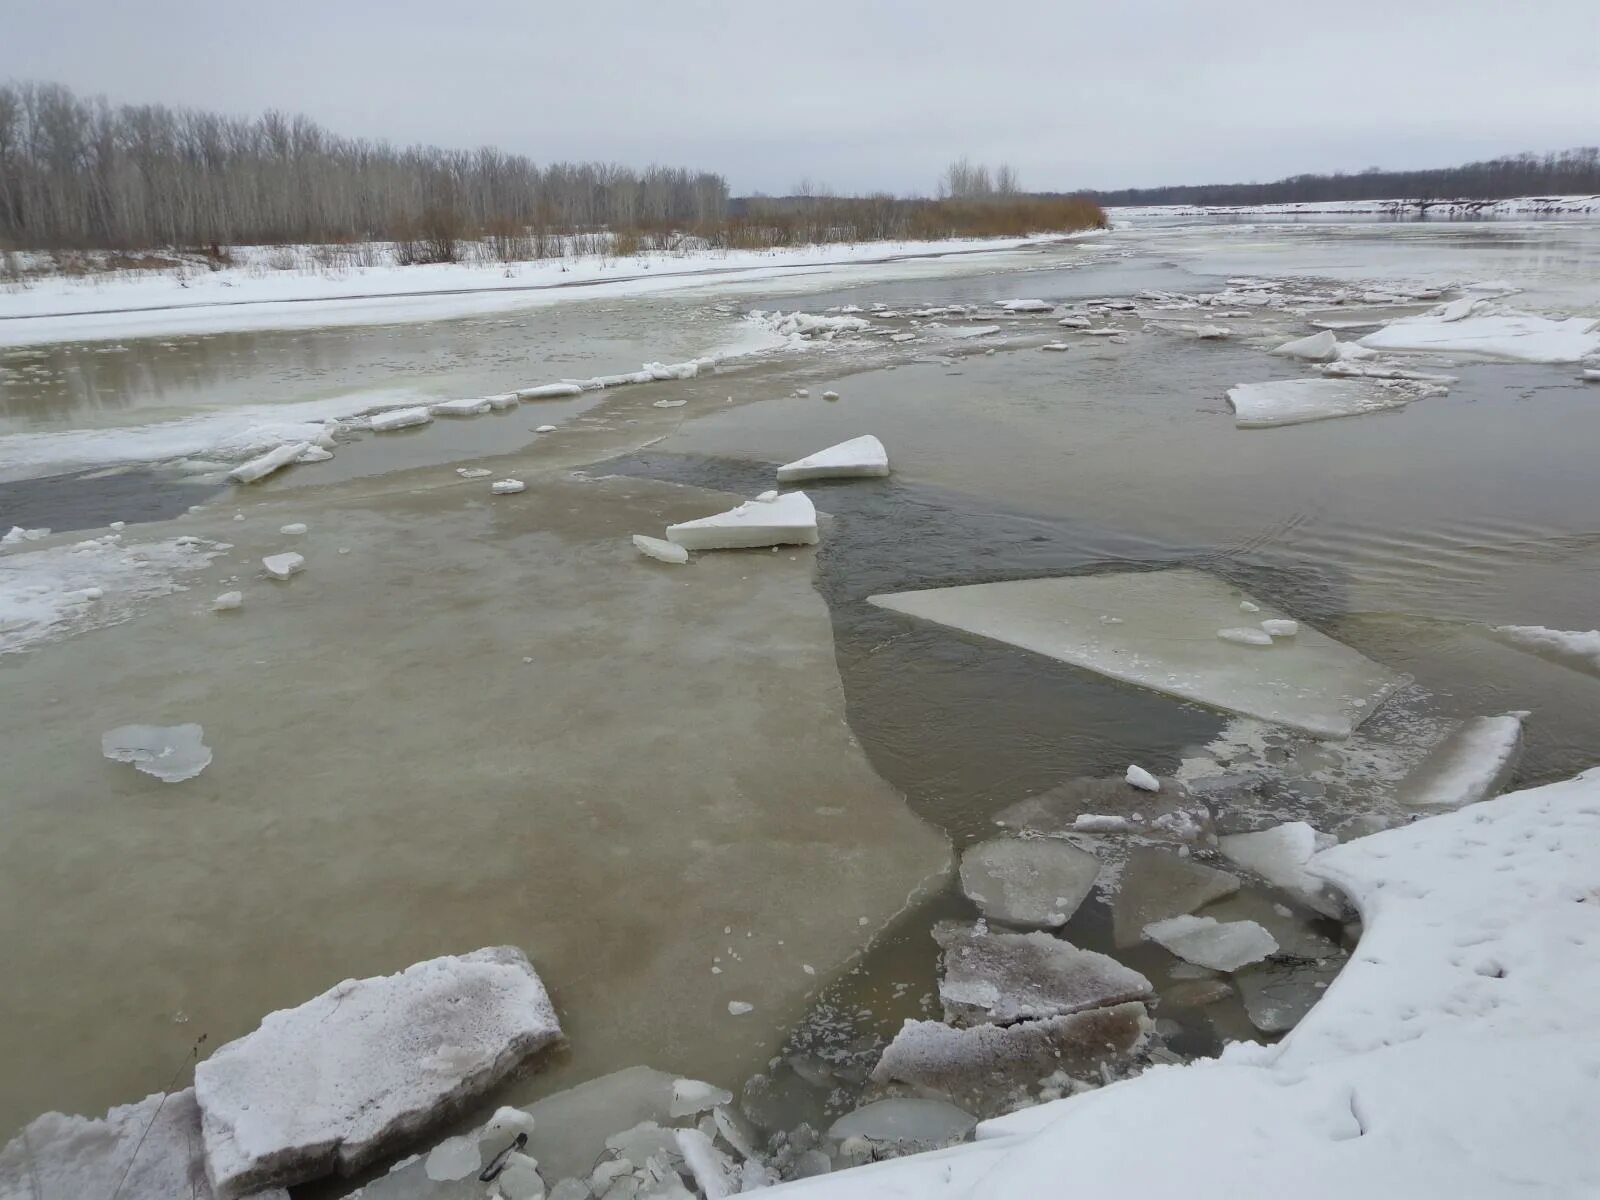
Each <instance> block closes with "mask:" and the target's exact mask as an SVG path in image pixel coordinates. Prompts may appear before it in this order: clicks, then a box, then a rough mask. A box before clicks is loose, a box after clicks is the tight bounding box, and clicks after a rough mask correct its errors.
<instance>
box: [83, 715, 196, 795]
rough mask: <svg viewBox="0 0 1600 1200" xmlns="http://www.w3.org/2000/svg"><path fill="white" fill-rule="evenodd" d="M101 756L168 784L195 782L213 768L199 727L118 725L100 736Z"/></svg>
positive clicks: (191, 725)
mask: <svg viewBox="0 0 1600 1200" xmlns="http://www.w3.org/2000/svg"><path fill="white" fill-rule="evenodd" d="M100 752H101V753H102V754H104V755H105V756H106V757H107V758H109V759H111V760H112V761H113V762H125V763H132V764H133V765H134V766H135V767H137V768H138V769H139V770H141V771H143V772H144V773H145V774H146V775H154V776H155V777H156V778H157V779H160V780H163V781H164V782H166V783H182V782H183V781H184V780H185V779H193V778H194V777H195V776H196V775H198V774H200V772H201V771H204V770H205V769H206V768H207V767H209V766H210V765H211V747H210V746H208V745H206V744H205V730H204V729H202V728H201V727H200V726H199V725H193V724H190V725H119V726H117V728H115V729H111V730H108V731H107V732H105V733H103V734H101V735H100Z"/></svg>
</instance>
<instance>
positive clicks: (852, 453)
mask: <svg viewBox="0 0 1600 1200" xmlns="http://www.w3.org/2000/svg"><path fill="white" fill-rule="evenodd" d="M888 473H889V452H888V451H887V450H885V449H884V448H883V443H882V442H880V441H879V440H878V439H877V438H875V437H873V436H872V435H871V434H870V433H869V434H865V435H863V436H862V437H857V438H851V439H850V440H849V441H847V442H840V443H839V444H838V445H836V446H829V447H828V448H827V449H825V450H818V451H817V452H816V453H815V454H808V455H806V457H804V458H799V459H796V460H795V461H794V462H791V463H785V464H784V465H783V466H781V467H779V468H778V482H779V483H800V482H802V481H804V480H808V479H870V478H874V477H878V476H883V475H887V474H888Z"/></svg>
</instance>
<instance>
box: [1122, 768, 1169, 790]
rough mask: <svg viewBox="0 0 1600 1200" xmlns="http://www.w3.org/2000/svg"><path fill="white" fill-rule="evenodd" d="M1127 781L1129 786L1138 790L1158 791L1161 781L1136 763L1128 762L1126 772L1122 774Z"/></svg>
mask: <svg viewBox="0 0 1600 1200" xmlns="http://www.w3.org/2000/svg"><path fill="white" fill-rule="evenodd" d="M1123 778H1124V779H1126V780H1127V781H1128V786H1129V787H1136V788H1138V789H1139V790H1140V791H1145V792H1159V791H1160V790H1161V781H1160V780H1159V779H1157V778H1156V777H1155V776H1154V775H1152V774H1150V772H1149V771H1146V770H1145V769H1144V768H1143V767H1141V766H1138V765H1137V764H1130V765H1129V767H1128V771H1127V774H1126V775H1124V776H1123Z"/></svg>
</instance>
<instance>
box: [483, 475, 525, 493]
mask: <svg viewBox="0 0 1600 1200" xmlns="http://www.w3.org/2000/svg"><path fill="white" fill-rule="evenodd" d="M527 488H528V485H527V484H525V483H523V482H522V480H520V479H497V480H495V481H494V482H493V483H491V484H490V485H489V491H490V493H491V494H492V495H496V496H515V495H516V494H517V493H518V492H523V491H526V490H527Z"/></svg>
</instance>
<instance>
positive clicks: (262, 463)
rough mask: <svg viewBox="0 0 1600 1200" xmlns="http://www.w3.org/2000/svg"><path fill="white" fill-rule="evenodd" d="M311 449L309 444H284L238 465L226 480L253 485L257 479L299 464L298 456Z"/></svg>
mask: <svg viewBox="0 0 1600 1200" xmlns="http://www.w3.org/2000/svg"><path fill="white" fill-rule="evenodd" d="M311 448H312V447H311V443H310V442H285V443H284V444H283V445H281V446H275V447H273V448H272V449H271V450H268V451H267V452H266V453H265V454H262V455H258V456H257V457H255V458H252V459H251V460H250V461H249V462H244V463H240V464H239V465H238V466H237V467H235V468H234V469H233V470H231V471H229V472H228V478H229V479H231V480H233V481H234V482H235V483H255V482H256V481H257V480H258V479H265V478H266V477H267V476H268V475H271V474H272V473H273V472H274V471H277V470H281V469H282V468H283V467H287V466H288V465H289V464H290V463H293V462H299V461H300V456H301V455H303V454H304V453H305V452H306V451H307V450H310V449H311Z"/></svg>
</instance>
